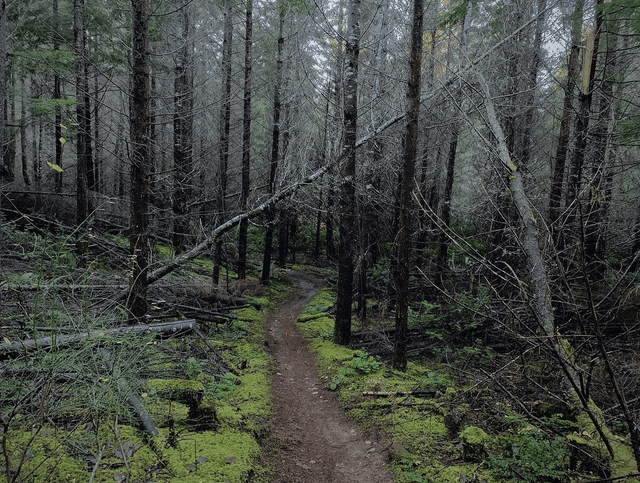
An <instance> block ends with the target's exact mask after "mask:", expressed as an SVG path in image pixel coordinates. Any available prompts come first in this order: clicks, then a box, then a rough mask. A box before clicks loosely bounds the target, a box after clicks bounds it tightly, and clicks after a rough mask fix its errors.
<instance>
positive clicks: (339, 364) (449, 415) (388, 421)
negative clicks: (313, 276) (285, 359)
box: [297, 289, 637, 483]
mask: <svg viewBox="0 0 640 483" xmlns="http://www.w3.org/2000/svg"><path fill="white" fill-rule="evenodd" d="M334 302H335V294H334V293H333V292H332V291H331V290H330V289H324V290H323V291H322V292H320V293H319V294H318V295H317V296H316V297H315V299H314V300H313V301H312V302H311V303H310V304H309V305H308V306H307V308H306V310H305V311H303V313H302V314H301V315H300V316H299V317H298V319H297V324H298V327H299V328H300V329H301V330H302V331H303V332H304V333H305V334H306V336H307V337H308V339H309V343H310V346H311V347H312V348H313V350H314V351H315V353H316V360H317V364H318V368H319V371H320V373H321V374H322V377H323V379H324V380H325V381H326V386H327V388H328V389H330V390H335V391H336V392H337V393H338V394H337V395H338V400H339V401H340V403H341V405H342V406H343V407H344V408H345V409H346V410H347V412H348V414H349V416H350V417H352V418H353V419H354V420H356V421H357V422H358V423H359V424H360V425H361V427H362V428H363V429H365V430H368V431H370V432H372V433H373V434H374V435H376V434H379V435H380V436H381V437H382V438H384V439H385V440H386V443H387V451H388V459H389V462H390V466H391V468H392V469H393V472H394V473H395V477H396V481H397V482H398V483H404V482H430V483H446V482H459V481H476V482H482V481H484V482H486V483H491V482H502V481H521V482H530V483H535V482H539V481H540V482H542V481H555V482H562V481H566V482H568V481H589V480H595V479H598V476H597V474H596V472H594V471H593V469H592V468H585V467H584V466H583V467H582V468H580V464H578V467H575V462H573V461H572V460H573V458H572V457H571V451H570V449H569V448H571V446H572V441H576V440H588V444H589V445H591V446H592V447H593V448H591V449H592V450H593V451H591V454H592V455H593V454H595V455H598V454H602V455H603V458H605V459H606V457H605V456H606V450H605V449H604V448H603V445H602V443H601V442H600V441H599V439H598V438H597V434H595V432H594V431H593V425H592V424H591V423H590V421H589V419H588V418H587V417H586V416H579V417H578V420H577V423H575V424H574V423H571V422H567V421H563V420H561V415H555V416H554V417H555V418H556V419H553V418H551V419H550V421H551V423H550V424H547V425H546V426H543V427H541V428H537V427H535V426H532V425H531V424H530V423H529V422H525V420H524V419H523V418H522V417H521V416H519V415H517V413H516V412H514V411H511V409H510V407H509V406H503V407H502V410H501V411H500V412H499V413H498V414H499V417H500V418H501V421H500V422H499V424H498V426H500V427H501V428H502V431H500V432H494V433H490V434H487V433H486V432H485V431H484V430H483V429H481V428H479V427H476V426H473V425H472V424H470V423H464V422H460V423H459V424H458V423H456V421H455V418H456V415H457V414H459V413H465V412H469V410H470V408H468V407H465V405H464V404H461V403H460V398H459V397H458V395H459V394H461V393H464V392H467V391H471V390H472V389H473V388H470V387H469V384H470V381H469V380H466V381H460V380H457V379H459V378H457V377H456V376H454V374H452V373H451V371H450V369H449V367H448V366H446V365H444V364H442V363H440V362H438V361H437V360H436V359H434V361H432V362H428V361H424V360H423V361H421V362H420V363H413V362H410V363H409V365H408V369H407V371H406V372H398V371H395V370H393V369H392V368H391V367H390V366H389V365H387V364H386V363H385V362H384V361H381V360H378V359H375V358H373V357H371V356H369V355H367V354H366V353H365V352H363V351H361V350H352V349H349V348H346V347H342V346H337V345H335V344H333V342H332V334H333V332H332V331H333V324H334V319H333V316H331V315H330V313H329V312H330V309H331V307H332V306H333V304H334ZM411 391H414V392H418V391H422V393H420V392H418V395H411ZM371 393H381V394H382V395H383V396H379V397H375V396H372V395H371ZM394 393H395V394H401V395H398V396H393V395H392V396H390V394H394ZM427 394H428V395H427ZM423 395H424V396H423ZM471 410H473V408H471ZM492 417H493V416H492ZM480 419H481V418H480ZM553 424H556V425H557V427H558V428H561V427H563V426H562V425H563V424H564V425H567V426H569V427H570V428H571V430H572V431H569V432H567V431H565V433H567V434H565V435H564V436H557V435H555V436H554V434H553V431H549V428H550V427H553ZM488 426H496V425H488ZM609 436H610V440H611V442H612V445H613V446H614V450H615V453H616V457H615V459H614V461H612V462H611V476H612V477H621V476H624V475H630V474H633V473H634V472H635V471H636V467H635V461H634V459H633V455H632V454H631V452H630V448H629V445H628V442H627V441H625V439H624V438H622V437H619V436H614V435H612V434H610V433H609ZM586 444H587V443H585V445H586ZM572 463H573V465H572ZM625 481H637V480H634V479H632V478H631V479H629V478H628V479H626V480H625Z"/></svg>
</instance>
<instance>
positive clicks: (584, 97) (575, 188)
mask: <svg viewBox="0 0 640 483" xmlns="http://www.w3.org/2000/svg"><path fill="white" fill-rule="evenodd" d="M603 1H604V0H596V19H595V24H594V26H593V28H592V29H591V30H589V32H588V33H587V46H586V49H585V54H584V59H583V66H582V70H583V72H582V86H581V91H580V95H579V97H578V99H579V102H578V103H579V109H578V113H577V116H576V126H575V147H574V151H573V158H572V160H571V169H570V172H569V182H568V186H567V206H568V207H567V211H568V213H567V223H566V226H567V228H568V230H569V231H568V233H567V234H566V237H565V238H566V240H567V243H570V242H571V240H575V239H576V238H577V237H578V235H579V232H580V231H581V229H578V227H576V218H577V212H578V204H579V203H580V190H581V185H582V170H583V165H584V160H585V156H586V152H587V143H588V138H589V120H590V117H591V103H592V100H593V90H594V86H595V73H596V64H597V60H598V44H599V41H600V31H601V29H602V21H603V13H602V9H601V6H602V3H603Z"/></svg>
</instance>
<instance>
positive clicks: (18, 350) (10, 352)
mask: <svg viewBox="0 0 640 483" xmlns="http://www.w3.org/2000/svg"><path fill="white" fill-rule="evenodd" d="M195 328H196V321H195V320H194V319H187V320H178V321H175V322H162V323H159V324H148V325H131V326H125V327H115V328H113V329H102V330H93V331H91V332H86V333H82V334H70V335H58V336H56V337H40V338H39V339H26V340H19V341H13V342H9V343H7V342H2V343H0V360H5V359H11V358H14V357H17V356H19V355H20V354H22V353H24V352H28V351H33V350H39V349H46V350H50V349H51V348H52V347H67V346H70V345H72V344H75V343H77V342H80V341H82V340H85V339H97V340H101V339H104V338H107V337H114V336H121V335H128V334H139V335H146V334H171V335H178V334H184V333H189V332H192V331H193V330H194V329H195Z"/></svg>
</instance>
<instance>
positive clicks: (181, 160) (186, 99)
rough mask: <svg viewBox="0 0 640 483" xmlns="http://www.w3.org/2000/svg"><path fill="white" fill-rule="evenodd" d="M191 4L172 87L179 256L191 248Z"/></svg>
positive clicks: (184, 12) (185, 9)
mask: <svg viewBox="0 0 640 483" xmlns="http://www.w3.org/2000/svg"><path fill="white" fill-rule="evenodd" d="M189 3H190V2H188V1H186V0H180V2H179V5H180V7H179V8H180V9H179V17H180V18H179V21H178V25H177V26H176V28H177V35H176V39H177V42H178V45H177V52H176V56H175V59H176V65H175V72H174V87H173V92H174V96H173V105H174V113H173V166H174V170H175V171H174V194H173V237H172V238H173V248H174V250H176V251H177V252H181V251H182V250H184V247H185V246H186V245H188V237H189V235H190V232H191V230H190V223H189V218H190V216H189V215H190V214H189V203H190V201H191V193H192V185H193V82H192V80H191V79H192V78H193V73H192V70H193V65H192V50H193V43H192V40H191V36H190V35H191V18H190V12H189Z"/></svg>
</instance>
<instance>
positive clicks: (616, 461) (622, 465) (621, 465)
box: [572, 396, 638, 478]
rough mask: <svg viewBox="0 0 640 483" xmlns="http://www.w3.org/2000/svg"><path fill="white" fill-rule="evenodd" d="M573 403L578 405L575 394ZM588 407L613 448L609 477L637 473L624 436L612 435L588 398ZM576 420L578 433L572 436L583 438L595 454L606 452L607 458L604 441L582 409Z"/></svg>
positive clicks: (600, 412) (607, 456)
mask: <svg viewBox="0 0 640 483" xmlns="http://www.w3.org/2000/svg"><path fill="white" fill-rule="evenodd" d="M574 403H575V404H576V406H578V405H580V403H579V400H578V398H577V396H574ZM588 407H589V410H590V411H591V413H592V414H593V415H594V416H595V418H596V420H597V421H598V422H599V424H600V425H601V428H602V432H603V433H604V435H605V437H606V438H607V439H608V440H609V442H610V443H611V447H612V448H613V452H614V458H613V460H612V461H610V463H609V464H610V469H611V477H613V478H616V477H621V476H625V475H629V474H632V473H637V472H638V467H637V464H636V461H635V458H634V457H633V451H632V449H631V445H630V444H629V442H628V441H627V440H626V439H624V438H620V437H618V436H616V435H614V434H613V433H612V432H611V430H610V429H609V428H607V427H606V426H604V424H603V423H602V421H603V420H604V417H603V415H602V410H601V409H600V408H599V407H598V406H597V405H596V404H595V403H594V402H593V401H592V400H589V403H588ZM577 421H578V428H579V433H578V434H574V435H573V436H572V438H580V440H583V441H584V443H585V444H588V446H590V447H591V448H592V449H593V451H594V452H596V453H597V454H598V453H600V454H606V458H605V459H607V460H608V459H609V455H608V453H607V450H606V448H605V446H604V443H603V442H602V441H601V440H600V437H599V435H598V433H597V431H596V429H595V426H594V424H593V421H592V420H591V418H590V417H589V415H588V414H587V412H586V411H584V410H582V411H581V412H580V414H579V415H578V417H577Z"/></svg>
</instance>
